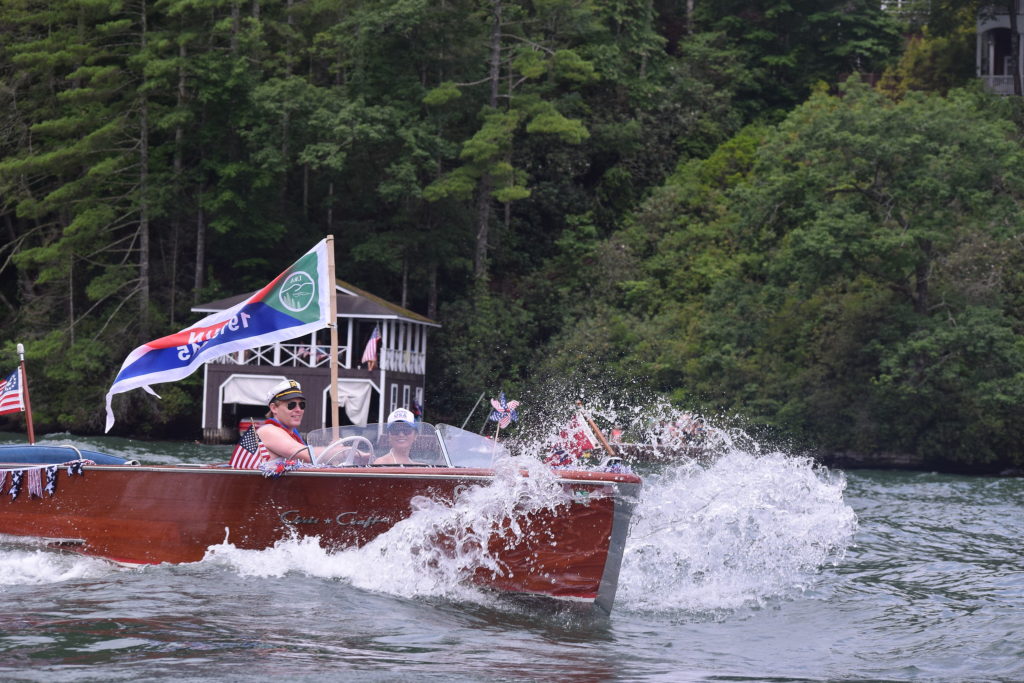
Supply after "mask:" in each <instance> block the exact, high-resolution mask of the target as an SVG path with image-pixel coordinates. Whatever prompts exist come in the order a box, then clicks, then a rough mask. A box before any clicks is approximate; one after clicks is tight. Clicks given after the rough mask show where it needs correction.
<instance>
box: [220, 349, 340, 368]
mask: <svg viewBox="0 0 1024 683" xmlns="http://www.w3.org/2000/svg"><path fill="white" fill-rule="evenodd" d="M346 351H348V349H347V348H346V347H344V346H342V347H338V363H339V365H340V367H343V368H348V366H347V365H346V364H345V357H346V355H347V354H346ZM213 362H214V363H224V364H226V365H270V366H273V367H276V368H280V367H300V366H304V367H308V368H319V367H326V366H327V365H328V364H329V362H330V348H328V347H325V346H310V345H309V344H270V345H268V346H258V347H256V348H254V349H246V350H245V351H236V352H234V353H229V354H227V355H226V356H221V357H220V358H217V359H216V360H215V361H213Z"/></svg>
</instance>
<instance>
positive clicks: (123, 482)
mask: <svg viewBox="0 0 1024 683" xmlns="http://www.w3.org/2000/svg"><path fill="white" fill-rule="evenodd" d="M386 438H387V435H386V433H385V432H384V430H383V429H382V428H381V426H379V425H375V424H371V425H367V427H364V428H358V427H339V428H333V429H325V430H318V432H315V433H313V434H311V435H309V442H310V445H311V446H313V447H314V450H315V451H316V453H317V456H318V458H317V459H318V465H317V466H315V467H307V468H301V469H294V470H291V471H286V472H285V473H284V474H283V475H280V476H268V474H270V472H269V469H268V470H267V471H261V470H240V469H233V468H230V467H229V466H227V465H211V464H176V465H145V464H140V463H138V462H136V461H128V460H124V459H121V458H117V457H115V456H111V455H106V454H102V453H99V452H96V451H85V450H79V449H76V448H73V447H61V446H41V445H35V446H30V445H19V446H0V472H2V473H3V475H4V480H3V482H2V484H3V486H2V489H0V495H4V496H7V497H8V498H9V499H10V502H7V501H5V502H4V503H3V504H2V505H0V534H6V535H10V536H25V537H36V538H43V539H46V540H47V541H49V542H50V543H52V544H54V545H55V546H58V547H62V548H66V549H69V550H74V551H77V552H81V553H85V554H89V555H96V556H100V557H104V558H108V559H111V560H115V561H117V562H122V563H130V564H151V563H161V562H170V563H182V562H197V561H199V560H201V559H202V558H203V556H204V555H205V553H206V551H207V549H208V548H209V547H210V546H213V545H217V544H220V543H223V542H225V541H227V542H230V543H232V544H234V545H235V546H236V547H239V548H244V549H263V548H268V547H270V546H272V545H273V544H274V543H275V542H277V541H280V540H282V539H287V538H295V537H317V538H318V539H319V542H320V544H321V545H322V546H323V547H325V548H327V549H342V548H346V547H350V546H358V545H362V544H365V543H367V542H369V541H370V540H372V539H373V538H375V537H377V536H379V535H380V534H382V533H384V532H386V531H388V530H389V529H391V527H392V526H393V525H395V524H396V523H397V522H399V521H401V520H403V519H405V518H407V517H409V516H410V515H411V514H412V505H411V501H412V500H413V499H414V498H416V497H424V496H425V497H428V498H430V499H433V500H435V501H438V502H442V503H451V502H452V501H455V500H456V499H457V497H458V496H459V495H460V494H462V493H463V492H465V491H466V490H467V488H468V487H474V486H487V485H490V484H491V483H492V482H493V481H494V479H495V477H496V471H495V469H494V468H493V466H492V459H493V458H494V457H495V454H496V453H497V452H498V450H499V447H498V446H496V445H495V444H494V442H493V441H490V440H487V439H484V438H483V437H480V436H479V435H476V434H473V433H471V432H465V431H463V430H460V429H458V428H455V427H451V426H449V425H440V426H438V427H437V428H435V427H433V426H432V425H429V424H423V423H421V424H420V426H419V436H418V437H417V439H416V444H417V447H416V448H414V450H413V452H412V453H411V457H412V459H413V460H414V461H416V464H415V465H411V466H398V465H391V466H373V465H372V464H371V463H372V460H373V459H374V457H373V456H375V455H379V454H380V453H381V452H382V450H381V449H382V448H383V449H386V442H385V440H386ZM506 462H507V461H506ZM68 463H72V464H71V465H68ZM55 465H58V466H59V467H54V466H55ZM510 471H512V472H517V471H518V472H519V474H518V476H529V475H528V474H527V472H526V471H525V470H518V468H515V467H513V468H511V470H510ZM19 472H20V473H21V475H20V476H19V477H18V479H19V481H20V488H19V490H18V491H17V492H16V493H17V496H16V497H13V499H11V496H12V495H13V494H14V493H15V492H12V490H11V488H12V479H13V478H14V475H15V474H16V473H19ZM554 476H556V477H557V478H556V479H555V485H556V488H558V487H560V488H561V493H560V495H559V496H556V499H555V500H553V501H548V502H547V503H546V504H545V505H544V506H542V507H534V508H526V507H519V506H518V505H512V506H511V507H510V510H511V512H510V513H509V514H508V515H507V516H505V517H504V518H502V519H494V520H491V521H489V522H488V523H487V525H488V526H489V528H488V529H475V530H474V531H476V532H478V536H477V537H478V538H485V539H486V544H487V551H488V553H489V555H490V556H491V557H492V558H493V559H494V563H491V564H490V566H489V567H487V568H484V567H480V568H478V569H476V570H475V571H474V573H473V575H472V576H470V577H468V578H469V579H470V580H472V581H474V582H476V583H479V584H481V585H485V586H489V587H493V588H496V589H499V590H502V591H510V592H514V593H523V594H535V595H542V596H550V597H553V598H558V599H564V600H573V601H583V602H589V603H593V604H595V605H597V606H598V607H599V608H601V609H602V610H604V611H605V612H609V611H610V610H611V607H612V603H613V600H614V597H615V590H616V584H617V580H618V573H619V567H620V564H621V560H622V551H623V547H624V545H625V540H626V535H627V533H628V527H629V521H630V516H631V514H632V509H633V506H634V504H635V501H636V498H637V496H638V494H639V490H640V486H641V481H640V479H639V478H638V477H637V476H635V475H633V474H626V473H618V472H601V471H587V470H581V471H571V470H568V471H566V470H563V471H559V472H557V475H554ZM29 478H33V480H34V482H35V487H34V491H35V492H34V493H32V492H30V490H29V486H28V484H27V483H26V482H27V481H28V479H29ZM41 483H44V484H52V485H51V486H48V487H47V486H44V487H43V490H42V492H41V493H40V484H41ZM481 532H483V533H481ZM433 540H434V541H435V542H436V545H437V547H438V548H442V549H445V548H447V551H448V552H456V549H455V546H456V545H457V544H455V543H453V542H452V539H450V538H445V537H444V532H439V537H438V538H436V539H433Z"/></svg>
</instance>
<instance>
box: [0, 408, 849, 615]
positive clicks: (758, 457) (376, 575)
mask: <svg viewBox="0 0 1024 683" xmlns="http://www.w3.org/2000/svg"><path fill="white" fill-rule="evenodd" d="M636 420H637V423H638V424H650V423H651V420H650V419H645V418H640V417H638V418H636ZM719 433H720V434H724V435H726V436H727V438H722V439H719V440H718V442H717V446H716V448H715V452H714V454H713V457H699V458H677V459H672V460H662V461H658V462H653V463H651V462H648V463H645V464H643V467H644V469H645V471H643V472H641V474H642V476H643V479H644V483H643V487H642V489H641V493H640V500H639V501H638V503H637V506H636V509H635V511H634V514H633V518H632V522H631V525H630V532H629V537H628V539H627V541H626V546H625V551H624V555H623V562H622V567H621V571H620V574H619V581H618V594H617V597H616V608H615V609H616V610H629V611H639V612H647V611H657V612H665V611H668V612H670V613H685V614H690V615H693V614H707V613H711V614H715V613H719V612H729V611H733V610H737V609H741V608H744V607H751V606H753V607H757V606H761V605H764V604H766V603H768V602H771V601H774V600H778V599H787V598H790V597H794V596H798V595H800V594H801V593H803V592H804V591H806V590H808V589H809V588H811V587H813V586H814V585H815V582H816V577H817V576H818V574H819V573H820V572H821V570H822V569H823V568H826V567H828V566H830V565H832V566H834V565H837V564H838V563H839V562H841V561H842V559H843V557H844V553H845V551H846V549H847V547H848V546H849V545H850V543H851V542H852V539H853V535H854V533H855V532H856V529H857V519H856V515H855V514H854V512H853V510H852V508H851V507H850V506H849V505H847V504H846V503H845V501H844V500H843V492H844V489H845V486H846V481H845V477H844V476H843V474H842V473H841V472H833V471H829V470H827V469H824V468H821V467H817V466H816V465H815V464H814V463H813V462H812V461H811V460H810V459H808V458H802V457H794V456H791V455H787V454H785V453H782V452H778V451H774V452H769V451H766V450H765V449H763V448H762V447H761V446H760V445H759V444H757V443H756V442H755V441H754V440H753V439H750V438H748V437H746V436H745V435H743V434H742V433H739V432H725V431H722V432H719ZM528 447H529V446H528V444H520V448H519V449H518V452H519V453H520V454H521V455H520V456H519V457H514V458H506V459H504V460H502V461H500V462H498V463H497V466H496V477H495V479H494V481H493V482H492V483H489V484H487V485H479V486H468V487H466V488H465V489H463V490H461V491H458V492H457V495H456V497H455V499H454V500H447V501H439V500H434V499H431V498H426V497H417V498H414V499H412V500H411V505H412V508H413V511H414V512H413V514H412V515H411V516H410V517H408V518H407V519H405V520H403V521H401V522H399V523H397V524H395V525H394V526H393V527H392V528H391V529H389V530H388V531H386V532H385V533H383V534H382V535H380V536H378V537H377V538H375V539H374V540H373V541H371V542H370V543H368V544H367V545H365V546H363V547H361V548H350V549H346V550H340V551H327V550H324V549H323V548H321V547H320V545H319V544H318V542H317V539H316V538H301V539H300V538H296V539H291V540H285V541H281V542H279V543H277V544H276V545H275V546H274V547H272V548H268V549H265V550H243V549H239V548H237V547H235V546H234V545H233V544H232V543H231V539H230V538H228V539H227V540H225V542H224V543H221V544H219V545H216V546H212V547H211V548H210V549H209V550H208V552H207V554H206V556H205V558H204V559H203V561H202V565H203V566H204V567H205V568H210V567H219V568H222V569H223V570H226V571H230V572H234V573H237V574H238V575H240V576H245V577H267V578H272V577H273V578H276V577H281V576H284V575H286V574H289V573H299V574H303V575H307V576H310V577H316V578H323V579H326V580H337V581H342V582H345V583H347V584H350V585H351V586H353V587H355V588H358V589H361V590H368V591H375V592H378V593H382V594H388V595H394V596H397V597H403V598H417V599H430V600H442V601H455V602H470V603H476V604H481V605H484V606H491V605H494V604H495V602H496V601H498V600H499V598H497V597H496V596H495V594H494V593H493V592H489V591H486V590H482V589H480V588H477V587H476V586H475V585H474V583H473V582H472V581H471V580H470V579H472V577H474V576H475V575H478V574H479V573H480V572H483V573H488V572H493V573H495V574H499V575H500V574H501V573H502V572H503V571H505V568H504V567H503V566H502V565H501V563H500V562H499V560H498V559H497V558H496V557H495V554H494V552H493V548H488V543H487V538H488V535H489V532H490V531H491V530H492V529H494V528H495V527H497V526H498V525H499V524H501V523H502V520H506V519H510V520H511V522H510V523H507V533H506V536H505V537H506V538H510V539H512V540H518V539H522V538H523V535H524V534H526V530H527V529H528V528H529V525H528V524H527V521H528V517H529V515H530V514H531V513H534V512H536V511H539V510H542V509H553V508H556V507H557V506H559V505H560V504H564V503H565V502H566V501H567V494H566V492H565V490H564V489H563V487H562V486H561V485H560V484H559V483H558V479H557V476H556V474H555V473H554V472H552V470H551V469H549V468H548V467H546V466H545V465H543V464H542V463H541V462H540V459H539V458H534V457H523V455H525V453H526V451H525V450H524V449H527V448H528ZM541 452H542V451H540V450H537V453H541ZM520 469H526V470H528V472H529V476H528V477H522V476H520V475H519V471H520ZM14 548H17V549H14ZM111 567H112V565H111V564H110V563H107V562H105V561H103V560H98V559H92V558H83V557H81V556H78V555H73V554H64V553H54V552H50V551H48V550H44V549H42V548H31V547H30V548H29V549H28V550H24V549H22V548H21V547H16V546H12V545H9V544H8V543H5V542H4V539H2V538H0V589H2V587H3V586H5V585H18V584H38V583H55V582H61V581H68V580H75V579H78V578H88V577H91V576H96V575H102V574H105V573H109V572H110V571H111ZM121 570H122V569H121V568H120V567H118V568H117V569H116V571H121Z"/></svg>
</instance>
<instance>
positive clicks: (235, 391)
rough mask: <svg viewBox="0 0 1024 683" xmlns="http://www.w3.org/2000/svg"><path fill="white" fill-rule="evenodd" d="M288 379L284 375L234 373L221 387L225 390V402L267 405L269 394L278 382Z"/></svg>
mask: <svg viewBox="0 0 1024 683" xmlns="http://www.w3.org/2000/svg"><path fill="white" fill-rule="evenodd" d="M283 379H287V378H286V377H285V376H284V375H276V376H273V377H267V376H262V377H253V376H252V375H232V376H231V377H228V381H227V382H225V383H224V386H223V387H221V391H223V392H224V400H223V403H244V404H246V405H254V406H265V405H267V394H269V393H270V390H271V389H273V388H274V385H276V384H277V383H278V382H280V381H281V380H283Z"/></svg>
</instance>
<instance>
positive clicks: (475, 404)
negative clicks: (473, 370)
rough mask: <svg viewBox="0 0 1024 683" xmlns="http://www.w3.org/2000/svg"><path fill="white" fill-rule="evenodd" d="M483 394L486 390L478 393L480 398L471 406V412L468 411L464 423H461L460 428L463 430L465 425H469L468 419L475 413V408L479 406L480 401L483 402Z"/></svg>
mask: <svg viewBox="0 0 1024 683" xmlns="http://www.w3.org/2000/svg"><path fill="white" fill-rule="evenodd" d="M485 393H486V390H484V391H481V392H480V398H478V399H477V400H476V403H474V404H473V410H471V411H469V415H467V416H466V420H465V422H463V423H462V428H463V429H465V428H466V425H467V424H468V423H469V418H471V417H473V413H475V412H476V407H477V406H478V405H480V401H482V400H484V394H485Z"/></svg>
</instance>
